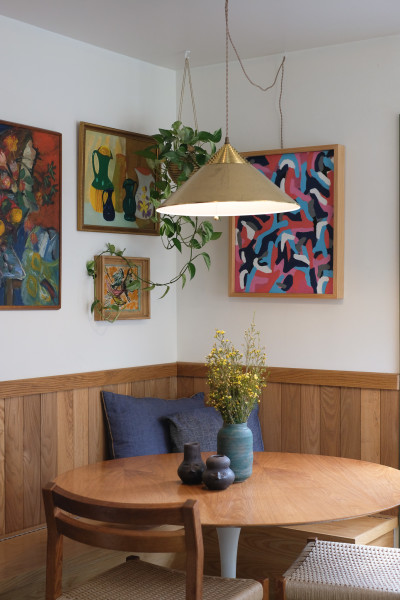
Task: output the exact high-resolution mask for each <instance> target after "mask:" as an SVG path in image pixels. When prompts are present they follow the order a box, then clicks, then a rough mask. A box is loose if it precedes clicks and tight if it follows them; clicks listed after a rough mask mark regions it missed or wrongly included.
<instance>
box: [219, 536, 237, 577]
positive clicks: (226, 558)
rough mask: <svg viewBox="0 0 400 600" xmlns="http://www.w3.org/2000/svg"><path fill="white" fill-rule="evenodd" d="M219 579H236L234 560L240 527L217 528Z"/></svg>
mask: <svg viewBox="0 0 400 600" xmlns="http://www.w3.org/2000/svg"><path fill="white" fill-rule="evenodd" d="M217 534H218V543H219V555H220V559H221V577H231V578H232V579H234V578H235V577H236V559H237V551H238V543H239V535H240V527H217Z"/></svg>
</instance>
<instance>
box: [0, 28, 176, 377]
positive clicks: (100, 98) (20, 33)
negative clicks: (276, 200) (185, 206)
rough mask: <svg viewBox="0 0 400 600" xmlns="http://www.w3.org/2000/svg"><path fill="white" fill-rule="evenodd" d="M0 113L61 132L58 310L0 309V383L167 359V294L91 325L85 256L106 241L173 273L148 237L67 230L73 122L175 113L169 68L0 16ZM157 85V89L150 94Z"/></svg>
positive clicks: (143, 129)
mask: <svg viewBox="0 0 400 600" xmlns="http://www.w3.org/2000/svg"><path fill="white" fill-rule="evenodd" d="M0 37H1V40H2V48H3V52H2V56H3V60H2V66H1V84H0V85H1V112H0V118H1V119H3V120H6V121H12V122H16V123H23V124H27V125H31V126H36V127H41V128H44V129H51V130H54V131H59V132H61V133H62V136H63V137H62V142H63V173H62V205H63V208H62V210H63V216H62V220H63V223H62V308H61V309H60V310H58V311H50V310H41V311H37V310H35V311H32V310H18V311H6V310H2V311H0V331H1V342H2V343H1V350H0V380H1V381H4V380H9V379H20V378H26V377H43V376H46V375H58V374H66V373H77V372H85V371H96V370H101V369H112V368H121V367H128V366H129V367H130V366H136V365H146V364H155V363H164V362H171V361H175V360H176V354H177V346H176V293H175V291H172V292H170V294H169V295H168V296H167V297H166V298H165V299H163V300H158V299H157V293H154V292H153V293H152V303H151V319H149V320H140V321H128V322H117V323H115V324H113V325H111V324H109V323H95V322H94V321H93V318H92V316H91V315H90V312H89V307H90V304H91V302H92V301H93V284H92V280H91V279H90V278H89V277H88V276H87V275H86V268H85V263H86V260H88V259H90V258H92V257H93V256H94V255H95V254H96V253H99V252H100V251H102V250H103V249H104V247H105V243H106V242H111V243H114V244H115V245H117V246H119V247H120V248H121V249H123V248H126V253H125V255H126V256H145V257H150V269H151V276H152V277H153V278H154V280H156V281H164V278H168V277H169V276H172V275H174V274H175V264H176V258H175V255H174V254H173V253H166V252H165V251H164V250H163V247H162V245H161V242H160V239H159V238H158V237H155V236H142V235H137V236H134V235H124V234H119V235H118V234H103V233H87V232H79V231H77V226H76V222H77V216H76V213H77V197H76V196H77V193H76V190H77V140H78V135H77V134H78V123H79V122H80V121H86V122H89V123H95V124H97V125H105V126H108V127H115V128H118V129H125V130H128V131H135V132H138V133H145V134H153V133H155V132H156V131H157V129H158V127H160V126H161V127H162V126H168V124H169V123H170V122H171V121H172V120H173V119H174V118H175V114H176V94H175V85H176V75H175V72H174V71H171V70H168V69H163V68H158V67H155V66H152V65H149V64H147V63H143V62H140V61H137V60H133V59H129V58H127V57H124V56H120V55H117V54H114V53H111V52H107V51H103V50H101V49H98V48H94V47H92V46H89V45H86V44H82V43H79V42H76V41H74V40H70V39H67V38H64V37H61V36H57V35H53V34H51V33H48V32H45V31H43V30H40V29H37V28H34V27H31V26H28V25H24V24H22V23H19V22H17V21H14V20H10V19H6V18H3V17H0ZM160 90H161V93H160Z"/></svg>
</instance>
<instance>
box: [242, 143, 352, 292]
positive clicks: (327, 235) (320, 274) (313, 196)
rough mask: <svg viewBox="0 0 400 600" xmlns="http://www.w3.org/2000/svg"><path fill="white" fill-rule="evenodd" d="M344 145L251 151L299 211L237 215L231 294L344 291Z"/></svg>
mask: <svg viewBox="0 0 400 600" xmlns="http://www.w3.org/2000/svg"><path fill="white" fill-rule="evenodd" d="M343 151H344V149H343V147H342V146H338V145H335V146H329V147H328V146H322V147H318V148H298V149H296V148H294V149H291V150H273V151H268V152H263V153H246V154H245V156H246V158H247V160H248V161H249V162H250V163H251V164H253V166H254V167H255V168H257V169H258V170H259V171H261V172H262V173H263V174H264V175H265V176H266V177H268V178H269V179H270V180H271V181H273V182H274V183H275V184H276V185H277V186H279V187H280V188H281V189H282V190H284V191H285V192H286V193H287V194H288V195H289V196H291V197H292V198H293V199H295V200H296V201H297V203H298V204H299V210H297V211H294V212H291V213H280V214H273V215H257V216H240V217H234V218H233V219H232V225H231V226H232V228H233V229H232V234H233V242H232V247H231V282H230V295H232V296H235V295H246V294H251V295H276V296H292V297H293V296H296V297H298V296H301V297H302V296H305V297H307V296H314V297H316V296H320V297H330V298H338V297H341V295H342V283H341V282H342V268H341V263H342V257H343V248H339V247H338V246H339V245H340V242H339V240H341V239H342V236H339V233H342V231H339V230H341V229H342V226H343V223H342V221H343V210H342V196H343V194H342V192H343V189H342V188H343V164H342V163H343V155H344V152H343Z"/></svg>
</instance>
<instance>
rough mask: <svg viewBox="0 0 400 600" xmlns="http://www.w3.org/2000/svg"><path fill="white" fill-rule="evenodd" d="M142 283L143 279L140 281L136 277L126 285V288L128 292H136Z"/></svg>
mask: <svg viewBox="0 0 400 600" xmlns="http://www.w3.org/2000/svg"><path fill="white" fill-rule="evenodd" d="M141 285H142V284H141V281H139V279H135V281H132V282H131V283H128V284H127V285H126V289H127V290H128V292H134V291H135V290H138V289H139V288H140V287H141Z"/></svg>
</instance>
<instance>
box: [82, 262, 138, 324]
mask: <svg viewBox="0 0 400 600" xmlns="http://www.w3.org/2000/svg"><path fill="white" fill-rule="evenodd" d="M95 265H96V267H95V269H96V278H95V295H96V299H97V300H98V303H97V305H96V306H95V309H94V320H95V321H115V319H116V318H118V319H119V320H121V319H122V320H127V319H149V318H150V291H149V290H148V289H145V288H146V286H147V285H148V282H149V278H150V259H149V258H132V257H130V258H129V257H120V256H104V255H102V256H95ZM137 277H139V278H140V279H141V280H142V284H141V286H140V287H138V289H133V290H131V289H129V288H130V287H131V286H130V284H131V283H132V282H133V281H134V280H135V279H137Z"/></svg>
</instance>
